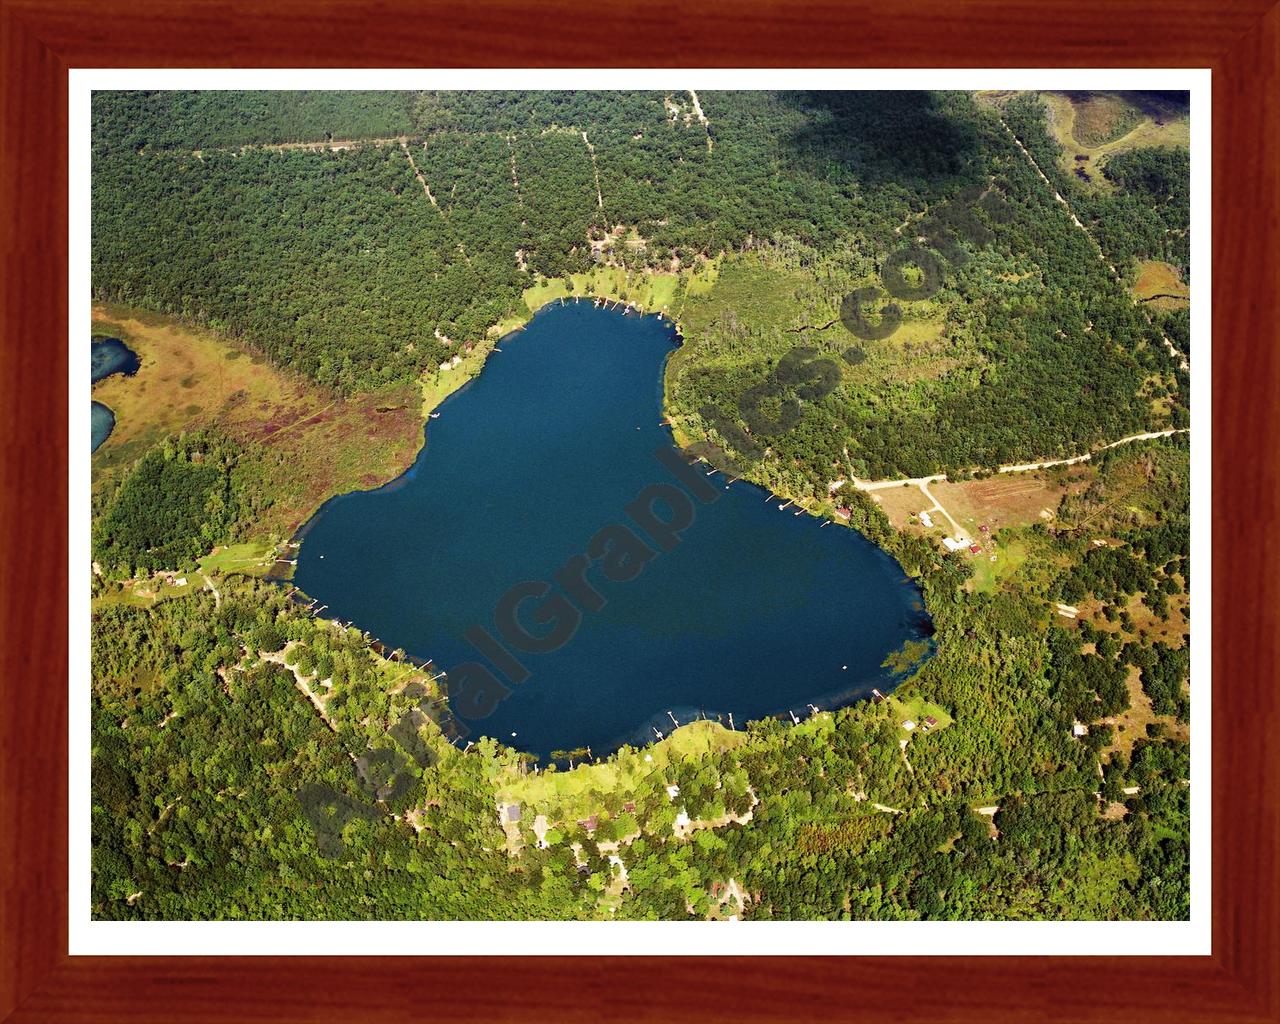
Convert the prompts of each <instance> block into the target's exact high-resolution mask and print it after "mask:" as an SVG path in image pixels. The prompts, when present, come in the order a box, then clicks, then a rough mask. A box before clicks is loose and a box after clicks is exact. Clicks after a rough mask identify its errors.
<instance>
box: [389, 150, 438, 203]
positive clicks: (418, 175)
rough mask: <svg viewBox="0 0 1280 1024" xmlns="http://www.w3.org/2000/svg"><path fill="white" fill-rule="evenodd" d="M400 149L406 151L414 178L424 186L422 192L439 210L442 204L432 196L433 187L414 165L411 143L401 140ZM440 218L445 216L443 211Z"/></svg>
mask: <svg viewBox="0 0 1280 1024" xmlns="http://www.w3.org/2000/svg"><path fill="white" fill-rule="evenodd" d="M400 148H401V149H402V150H404V155H405V157H406V158H407V159H408V161H409V166H410V167H412V168H413V176H414V177H415V178H417V179H418V184H419V185H421V186H422V191H423V192H425V193H426V194H427V198H428V199H429V200H431V205H432V206H434V207H435V208H436V209H437V210H439V209H440V204H439V203H437V202H436V197H435V196H433V195H432V194H431V186H430V185H428V184H427V179H426V178H425V177H424V176H423V174H422V172H421V171H420V170H418V165H417V164H416V163H414V160H413V154H412V153H410V152H409V143H408V142H406V141H405V140H404V139H401V140H400ZM422 148H423V149H424V150H425V149H426V148H427V144H426V143H425V142H424V143H423V144H422ZM440 216H442V217H443V216H444V211H443V210H441V211H440Z"/></svg>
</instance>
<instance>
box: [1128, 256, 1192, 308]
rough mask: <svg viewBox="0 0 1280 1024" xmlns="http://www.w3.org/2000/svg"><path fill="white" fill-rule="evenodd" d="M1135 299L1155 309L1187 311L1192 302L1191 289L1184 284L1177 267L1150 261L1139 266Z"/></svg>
mask: <svg viewBox="0 0 1280 1024" xmlns="http://www.w3.org/2000/svg"><path fill="white" fill-rule="evenodd" d="M1133 297H1134V298H1135V299H1137V300H1138V301H1139V302H1145V303H1146V304H1147V305H1149V306H1151V307H1153V308H1155V309H1186V308H1187V306H1188V305H1190V302H1191V288H1190V286H1189V285H1187V284H1184V283H1183V281H1182V278H1181V277H1179V275H1178V269H1177V268H1176V267H1173V266H1170V265H1169V264H1168V263H1163V262H1161V261H1159V260H1148V261H1147V262H1145V263H1139V264H1138V274H1137V277H1136V279H1135V280H1134V283H1133Z"/></svg>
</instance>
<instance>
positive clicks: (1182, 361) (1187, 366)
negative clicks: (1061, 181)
mask: <svg viewBox="0 0 1280 1024" xmlns="http://www.w3.org/2000/svg"><path fill="white" fill-rule="evenodd" d="M996 120H998V121H999V122H1000V126H1001V127H1002V128H1003V129H1004V130H1005V131H1006V132H1008V133H1009V138H1011V139H1013V144H1014V145H1015V146H1017V147H1018V148H1019V149H1020V150H1022V155H1023V156H1025V157H1026V158H1027V162H1028V163H1029V164H1031V167H1032V169H1033V170H1034V171H1035V172H1036V174H1037V175H1039V176H1040V180H1041V181H1043V182H1044V184H1045V187H1046V188H1048V189H1049V191H1050V192H1052V193H1053V198H1054V199H1056V200H1057V201H1058V202H1060V203H1061V204H1062V205H1063V206H1064V207H1066V210H1067V215H1068V216H1070V218H1071V222H1072V223H1073V224H1075V226H1076V227H1078V228H1079V229H1080V230H1081V231H1083V232H1084V235H1085V237H1086V238H1087V239H1089V241H1090V242H1091V243H1092V244H1093V248H1094V250H1095V251H1096V252H1097V253H1098V259H1100V260H1101V261H1102V262H1103V264H1105V265H1106V267H1107V268H1108V269H1109V270H1110V271H1111V276H1112V277H1113V278H1114V279H1115V281H1116V283H1117V284H1119V285H1120V287H1121V288H1122V289H1124V290H1126V291H1127V289H1125V285H1124V278H1123V277H1121V276H1120V272H1119V271H1118V270H1116V268H1115V264H1113V263H1112V262H1111V261H1110V260H1108V259H1107V257H1106V254H1105V253H1104V252H1103V251H1102V246H1101V245H1099V244H1098V240H1097V239H1096V238H1094V237H1093V235H1092V234H1091V233H1090V232H1089V229H1088V228H1087V227H1085V226H1084V224H1082V223H1081V222H1080V218H1079V217H1077V216H1076V214H1075V211H1074V210H1073V209H1071V204H1070V203H1069V202H1067V200H1066V199H1064V198H1063V196H1062V193H1060V192H1059V191H1058V190H1057V189H1055V188H1054V187H1053V182H1051V181H1050V180H1049V178H1048V176H1047V175H1046V174H1045V173H1044V171H1043V170H1041V168H1040V165H1039V164H1038V163H1037V162H1036V158H1035V157H1033V156H1032V155H1031V153H1030V152H1029V151H1028V150H1027V147H1026V146H1024V145H1023V144H1022V140H1021V139H1019V138H1018V136H1017V135H1015V134H1014V132H1013V129H1012V128H1010V127H1009V126H1008V125H1007V124H1005V122H1004V118H1002V117H997V118H996ZM1134 305H1136V306H1137V307H1138V308H1139V309H1141V310H1142V313H1143V315H1144V316H1145V317H1146V318H1147V322H1148V323H1149V324H1151V326H1152V327H1155V326H1156V324H1155V321H1153V320H1152V319H1151V314H1149V313H1148V312H1147V311H1146V309H1144V308H1143V306H1142V303H1141V302H1137V301H1136V300H1135V301H1134ZM1160 337H1161V338H1162V339H1163V340H1164V345H1165V348H1166V349H1168V351H1169V355H1170V356H1172V357H1173V358H1174V359H1176V360H1177V361H1178V365H1179V366H1180V367H1181V368H1182V371H1183V372H1184V373H1190V372H1191V363H1190V362H1189V361H1188V359H1187V357H1186V356H1184V355H1183V354H1182V353H1181V352H1179V351H1178V350H1177V348H1176V347H1175V346H1174V344H1173V342H1172V341H1170V340H1169V336H1168V335H1167V334H1165V333H1164V331H1161V332H1160Z"/></svg>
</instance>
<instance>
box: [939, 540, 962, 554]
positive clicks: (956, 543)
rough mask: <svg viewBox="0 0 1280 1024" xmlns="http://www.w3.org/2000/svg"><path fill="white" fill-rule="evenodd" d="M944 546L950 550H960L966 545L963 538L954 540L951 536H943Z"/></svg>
mask: <svg viewBox="0 0 1280 1024" xmlns="http://www.w3.org/2000/svg"><path fill="white" fill-rule="evenodd" d="M942 546H943V547H944V548H946V549H947V550H948V551H959V550H960V549H961V548H962V547H964V541H963V540H962V539H960V540H953V539H952V538H951V537H943V538H942Z"/></svg>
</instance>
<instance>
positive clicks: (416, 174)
mask: <svg viewBox="0 0 1280 1024" xmlns="http://www.w3.org/2000/svg"><path fill="white" fill-rule="evenodd" d="M400 148H401V149H402V150H404V155H405V159H407V160H408V161H409V166H410V167H411V168H412V169H413V176H414V177H415V178H417V179H418V184H420V185H421V186H422V191H423V192H425V193H426V195H427V198H428V199H429V200H430V201H431V205H432V207H434V208H435V210H436V212H437V213H439V214H440V219H441V220H443V221H444V222H445V223H446V224H448V223H449V215H448V214H447V213H445V212H444V210H443V209H442V208H441V206H440V204H439V203H437V202H436V197H435V196H433V195H432V194H431V186H430V185H428V184H427V179H426V176H425V175H424V174H423V173H422V172H421V171H420V170H418V165H417V164H416V163H415V162H414V159H413V154H412V153H411V152H409V145H408V143H407V142H406V141H405V140H404V139H401V140H400ZM426 148H427V144H426V143H425V142H424V143H423V144H422V149H423V152H425V151H426ZM458 255H459V256H461V257H462V259H463V262H465V263H466V265H467V266H471V257H470V256H468V255H467V250H466V247H465V246H463V244H462V243H461V242H459V243H458Z"/></svg>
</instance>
